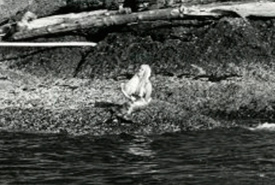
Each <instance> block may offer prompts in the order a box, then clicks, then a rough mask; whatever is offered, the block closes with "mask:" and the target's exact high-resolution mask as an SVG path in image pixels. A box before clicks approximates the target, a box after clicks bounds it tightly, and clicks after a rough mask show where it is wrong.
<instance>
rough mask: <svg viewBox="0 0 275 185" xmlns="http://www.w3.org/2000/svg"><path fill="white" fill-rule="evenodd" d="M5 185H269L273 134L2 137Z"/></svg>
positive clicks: (0, 165) (0, 180)
mask: <svg viewBox="0 0 275 185" xmlns="http://www.w3.org/2000/svg"><path fill="white" fill-rule="evenodd" d="M0 149H1V152H0V184H36V185H37V184H58V185H60V184H95V185H97V184H99V185H102V184H119V185H121V184H137V185H143V184H144V185H148V184H165V185H166V184H175V185H178V184H203V185H215V184H217V185H229V184H230V185H231V184H232V185H239V184H242V185H243V184H244V185H246V184H247V185H254V184H255V185H263V184H274V180H275V132H274V131H266V130H262V129H258V130H257V129H256V130H249V129H244V128H231V129H215V130H209V131H199V132H183V133H171V134H163V135H158V136H130V135H126V134H125V135H123V134H122V135H119V136H104V137H93V136H78V137H73V136H62V135H41V134H39V135H35V134H26V133H25V134H24V133H7V132H1V134H0Z"/></svg>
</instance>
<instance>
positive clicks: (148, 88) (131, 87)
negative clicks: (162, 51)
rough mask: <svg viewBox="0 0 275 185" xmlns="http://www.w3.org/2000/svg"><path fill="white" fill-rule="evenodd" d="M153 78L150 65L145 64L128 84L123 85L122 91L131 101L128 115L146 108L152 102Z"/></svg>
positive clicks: (128, 105) (128, 104)
mask: <svg viewBox="0 0 275 185" xmlns="http://www.w3.org/2000/svg"><path fill="white" fill-rule="evenodd" d="M150 76H151V68H150V66H149V65H146V64H143V65H141V66H140V68H139V71H138V72H137V73H136V74H135V75H134V76H133V77H132V78H131V79H130V80H129V81H128V82H127V83H125V84H124V83H122V84H121V91H122V93H123V94H124V96H125V97H126V98H127V99H128V100H129V101H128V103H127V104H126V105H127V109H128V110H127V114H128V115H130V114H131V113H132V112H133V111H135V110H138V109H141V108H144V107H145V106H147V105H148V104H149V103H150V101H151V99H152V98H151V94H152V84H151V82H150V80H149V78H150Z"/></svg>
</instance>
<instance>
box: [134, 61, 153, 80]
mask: <svg viewBox="0 0 275 185" xmlns="http://www.w3.org/2000/svg"><path fill="white" fill-rule="evenodd" d="M137 76H138V77H139V78H142V79H149V77H150V76H151V68H150V66H149V65H147V64H142V65H141V66H140V68H139V70H138V72H137Z"/></svg>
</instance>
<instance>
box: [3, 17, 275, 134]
mask: <svg viewBox="0 0 275 185" xmlns="http://www.w3.org/2000/svg"><path fill="white" fill-rule="evenodd" d="M274 35H275V19H272V18H269V19H263V18H249V19H247V20H244V19H243V18H241V17H224V18H221V19H219V20H215V19H211V18H209V19H205V18H202V19H191V20H171V21H153V22H141V23H140V24H133V25H127V26H114V27H112V28H108V29H102V30H101V31H100V32H97V33H94V32H90V31H89V30H83V32H81V33H80V32H75V33H69V34H66V35H56V36H53V37H47V38H36V39H33V40H31V41H32V42H41V41H47V42H49V41H61V42H63V41H72V40H73V41H93V42H97V46H96V47H57V48H33V47H24V48H14V47H5V48H4V47H1V48H0V51H1V52H0V53H1V54H0V91H1V93H0V128H1V129H3V130H8V131H26V132H43V133H64V134H73V135H78V134H92V135H104V134H110V135H112V134H121V133H128V134H161V133H165V132H177V131H186V130H202V129H212V128H215V127H228V126H235V120H238V119H259V120H267V121H272V120H274V119H275V116H274V115H275V114H274V108H275V104H274V103H275V93H274V91H275V85H274V84H275V83H274V82H275V73H274V71H275V65H274V64H275V61H274V55H275V52H274V51H275V50H274V49H275V47H274V46H275V40H274ZM141 64H148V65H150V66H151V67H152V70H153V75H152V78H151V81H152V83H153V88H154V91H153V97H152V98H153V102H152V103H151V105H150V106H149V107H148V108H146V109H145V110H142V111H139V112H136V113H135V114H134V115H133V117H132V119H131V120H130V121H129V120H123V119H120V118H119V117H116V115H115V113H114V112H115V111H114V110H115V109H117V108H118V107H119V106H120V105H121V104H122V103H123V102H125V101H126V100H125V99H124V97H123V96H122V94H121V92H120V89H119V87H120V83H122V82H125V81H126V80H128V79H129V78H130V77H131V76H132V75H133V74H134V73H135V70H136V69H137V68H138V67H139V66H140V65H141Z"/></svg>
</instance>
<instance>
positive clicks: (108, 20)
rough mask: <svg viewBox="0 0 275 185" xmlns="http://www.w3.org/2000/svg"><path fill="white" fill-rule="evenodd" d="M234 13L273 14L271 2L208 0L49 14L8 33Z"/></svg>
mask: <svg viewBox="0 0 275 185" xmlns="http://www.w3.org/2000/svg"><path fill="white" fill-rule="evenodd" d="M226 15H227V16H228V15H234V16H240V17H243V18H244V19H246V18H247V17H250V16H255V17H275V2H250V3H239V4H226V5H224V4H216V5H214V4H211V5H205V6H203V5H200V6H192V7H185V6H179V7H176V8H166V9H157V10H149V11H143V12H136V13H130V14H121V13H120V12H119V11H108V10H97V11H91V12H82V13H71V14H64V15H56V16H49V17H44V18H40V19H36V20H33V21H31V22H29V23H28V29H25V30H19V31H17V32H15V33H14V34H13V35H11V39H12V40H22V39H28V38H33V37H40V36H45V35H49V34H57V33H65V32H71V31H76V30H81V29H95V28H104V27H110V26H113V25H127V24H131V23H138V22H141V21H156V20H171V19H188V18H190V17H192V18H193V17H214V18H219V17H222V16H226Z"/></svg>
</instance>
